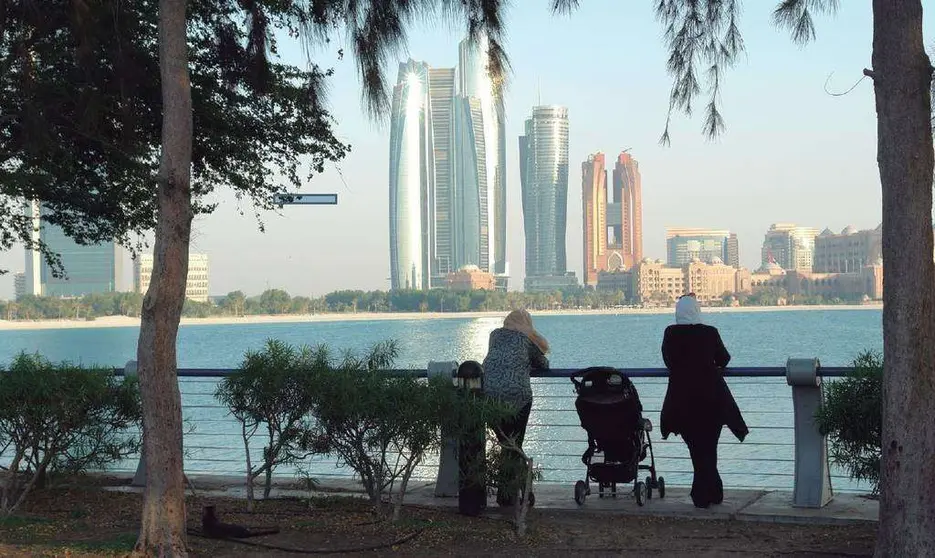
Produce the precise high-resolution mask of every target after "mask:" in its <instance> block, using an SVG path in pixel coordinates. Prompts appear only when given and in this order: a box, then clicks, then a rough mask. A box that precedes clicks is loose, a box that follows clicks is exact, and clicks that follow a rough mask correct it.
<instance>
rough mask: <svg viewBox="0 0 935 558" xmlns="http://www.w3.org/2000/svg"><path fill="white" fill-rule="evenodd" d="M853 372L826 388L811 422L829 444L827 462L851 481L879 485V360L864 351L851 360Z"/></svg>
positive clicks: (873, 486) (881, 419) (876, 488)
mask: <svg viewBox="0 0 935 558" xmlns="http://www.w3.org/2000/svg"><path fill="white" fill-rule="evenodd" d="M853 366H854V368H853V371H852V372H851V373H850V374H849V375H848V376H846V377H844V378H843V379H841V380H838V381H836V382H832V383H829V384H827V385H826V390H825V397H824V404H823V405H822V408H821V410H820V411H819V412H818V414H817V416H816V417H815V420H816V422H817V424H818V428H819V430H820V431H821V433H822V434H825V435H827V436H828V437H829V438H830V441H831V460H832V462H833V463H835V464H836V465H839V466H841V467H843V468H844V469H845V470H847V471H848V473H850V475H851V478H853V479H856V480H858V481H866V482H869V483H870V484H871V486H872V489H873V493H874V494H876V493H877V492H878V491H879V484H880V457H881V449H880V444H881V440H882V429H883V356H882V355H880V354H879V353H875V352H871V351H867V352H864V353H861V354H860V355H858V357H857V358H856V359H855V360H854V365H853Z"/></svg>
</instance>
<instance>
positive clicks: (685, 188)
mask: <svg viewBox="0 0 935 558" xmlns="http://www.w3.org/2000/svg"><path fill="white" fill-rule="evenodd" d="M776 2H777V0H769V1H766V0H755V1H748V2H745V8H746V9H745V12H744V14H743V17H742V21H741V30H742V32H743V37H744V40H745V42H746V46H747V54H746V56H745V57H743V58H742V59H741V60H740V61H739V63H738V65H737V67H736V68H734V69H733V70H732V71H730V72H729V73H728V75H727V76H726V80H725V83H724V90H723V108H724V115H725V118H726V123H727V133H726V134H725V135H724V136H723V137H722V138H721V139H720V140H719V141H717V142H713V143H712V142H708V141H706V140H705V139H704V138H703V137H702V134H701V125H702V119H701V117H700V115H699V116H696V117H695V118H693V119H690V120H689V119H686V118H685V117H682V116H677V117H676V118H675V120H674V122H673V126H672V145H671V146H670V147H662V146H660V145H659V144H658V139H659V136H660V133H661V132H662V130H663V125H664V122H665V117H666V108H667V106H668V94H669V88H670V79H669V77H668V75H666V72H665V61H666V57H667V53H666V51H665V49H664V46H663V43H662V40H661V26H660V24H659V23H658V22H657V21H656V20H655V19H654V17H653V14H652V4H653V3H652V2H649V1H647V0H627V1H625V2H621V1H620V0H584V1H583V2H581V4H582V7H581V8H580V9H579V10H578V11H577V12H576V13H574V14H573V15H571V16H552V15H551V14H550V13H549V10H548V4H549V2H546V1H545V0H535V1H534V0H523V2H514V3H513V7H512V8H511V9H510V11H509V13H508V28H509V36H508V40H507V45H506V46H507V50H508V53H509V55H510V57H511V61H512V65H513V74H512V76H511V78H510V84H509V90H508V92H507V97H506V107H507V113H506V114H507V123H506V126H507V130H506V132H507V133H506V141H507V217H508V220H507V236H508V245H507V259H508V261H509V266H510V272H511V275H512V276H513V285H521V284H522V276H523V267H524V265H523V264H524V239H523V225H522V209H521V202H520V183H519V169H518V167H517V159H518V136H519V135H520V133H521V131H522V127H523V121H524V120H525V118H526V117H527V116H528V115H529V113H530V110H531V107H532V106H533V105H535V104H537V99H538V96H539V92H540V91H541V101H542V103H543V104H560V105H565V106H567V107H568V109H569V122H570V138H571V139H570V156H571V169H570V176H569V195H568V198H569V199H568V237H567V239H566V242H567V246H568V265H569V267H570V269H571V270H572V271H575V272H576V273H577V274H578V276H579V280H580V277H581V265H582V263H581V253H582V239H581V174H580V173H581V168H580V165H581V162H582V161H584V160H585V159H586V158H587V156H588V154H590V153H593V152H595V151H604V152H605V153H607V155H608V160H612V159H613V158H614V157H615V155H616V153H617V152H619V151H620V150H621V149H625V148H631V153H632V154H633V156H634V157H636V159H637V160H638V161H639V164H640V171H641V173H642V185H643V226H644V230H643V238H644V252H645V253H646V255H648V256H650V257H654V258H664V257H665V236H664V229H665V227H666V226H681V227H717V228H729V229H731V230H733V231H735V232H737V233H738V235H739V237H740V250H741V262H742V263H743V264H744V265H746V266H748V267H757V266H758V265H759V259H760V245H761V243H762V241H763V235H764V233H765V231H766V229H767V228H768V227H769V225H770V223H773V222H794V223H799V224H802V225H809V226H815V227H819V228H824V227H826V226H830V227H831V228H832V229H833V230H835V231H839V230H841V229H843V228H844V227H845V226H846V225H849V224H853V225H855V226H857V227H858V228H868V227H875V226H877V225H878V224H879V222H880V219H881V213H880V212H881V202H880V184H879V175H878V172H877V165H876V119H875V111H874V103H873V86H872V83H871V82H870V80H869V79H865V80H863V82H861V83H860V84H859V85H858V86H857V87H856V88H855V89H854V90H853V91H852V92H851V93H850V94H848V95H845V96H831V95H829V94H828V93H826V92H825V82H826V80H827V79H828V76H829V74H832V73H833V74H834V75H833V76H832V77H831V80H830V83H829V86H828V87H829V89H831V90H832V91H844V90H846V89H848V88H850V87H851V86H852V85H853V84H854V83H855V82H856V81H857V80H859V79H860V78H861V76H862V70H863V69H864V68H865V67H870V54H871V39H872V28H871V25H872V21H871V7H870V2H868V1H863V2H858V1H856V0H848V1H847V2H842V3H841V4H842V9H841V11H840V12H839V13H838V15H837V16H836V17H833V18H832V17H820V18H817V19H816V24H817V29H818V40H817V41H816V42H814V43H813V44H811V45H809V46H807V47H805V48H799V47H797V46H795V45H794V44H793V43H792V42H791V40H790V39H789V37H788V34H787V33H785V32H782V31H778V30H776V29H774V28H773V27H772V25H771V23H770V14H771V10H772V8H773V7H774V6H775V4H776ZM924 4H925V5H926V7H930V8H931V7H935V6H933V4H935V3H933V2H924ZM520 5H522V7H519V6H520ZM926 22H927V23H928V24H929V27H930V26H931V24H932V23H935V22H933V21H932V15H931V11H929V12H927V14H926ZM461 33H462V32H461V28H460V27H457V28H450V27H447V26H441V27H439V26H430V25H423V26H420V27H418V28H416V29H413V31H412V33H411V37H410V41H409V45H408V56H410V57H412V58H414V59H417V60H425V61H426V62H428V63H429V64H430V65H433V66H440V67H450V66H454V65H455V64H456V61H457V56H458V50H457V45H458V42H459V41H460V40H461V39H462V38H463V37H462V34H461ZM282 46H283V48H282V50H283V51H284V52H285V53H286V56H287V57H288V58H289V59H291V60H292V61H295V62H298V63H301V62H302V61H303V60H304V59H303V54H302V50H301V49H300V48H298V46H297V45H291V44H287V45H282ZM316 56H317V58H316V61H318V62H319V63H320V64H322V65H329V64H334V68H335V74H334V77H333V78H332V80H331V93H330V98H329V102H330V105H331V108H332V112H333V114H334V116H335V118H336V119H337V121H338V125H337V132H338V135H339V137H341V138H342V139H343V140H344V141H346V142H348V143H350V144H351V145H352V148H353V149H352V152H351V153H350V155H349V156H348V157H347V158H346V159H345V160H344V161H343V162H342V163H341V164H340V165H339V166H338V167H334V168H331V169H329V170H328V172H327V173H326V174H324V175H323V176H320V177H317V178H316V179H315V180H313V181H312V182H311V183H310V184H308V185H307V186H306V187H305V188H304V191H307V192H337V193H338V195H339V205H338V206H336V207H327V206H318V207H316V206H305V207H303V206H296V207H287V208H285V210H284V211H283V215H282V216H277V215H276V214H268V215H266V216H265V224H266V232H265V233H260V232H259V231H258V230H257V227H256V226H255V221H254V219H253V217H252V215H251V213H250V211H247V215H246V216H240V215H239V214H238V211H237V207H236V205H235V202H234V201H233V198H232V196H230V195H229V194H228V193H225V194H223V195H222V196H220V198H219V199H220V200H221V201H222V205H221V207H220V208H219V209H218V211H217V212H216V213H215V214H213V215H211V216H208V217H205V218H201V219H199V220H198V221H197V222H196V224H195V230H194V233H193V239H192V250H193V251H198V252H206V253H208V254H209V256H210V261H211V279H210V281H211V292H212V294H223V293H226V292H228V291H231V290H234V289H242V290H244V291H246V292H247V293H248V294H255V293H258V292H260V291H262V290H263V289H265V288H267V287H280V288H284V289H286V290H288V291H289V292H291V293H294V294H322V293H325V292H328V291H331V290H335V289H339V288H361V289H386V288H389V280H388V277H389V225H388V214H389V201H388V200H389V190H388V172H389V162H388V159H389V140H388V132H389V130H388V128H389V126H388V124H387V123H380V122H373V121H371V120H369V119H368V118H367V116H366V115H365V113H364V112H363V110H362V104H361V96H360V82H359V80H358V77H357V73H356V67H355V65H354V61H353V59H352V58H351V57H349V56H348V57H345V59H344V60H343V61H338V60H337V59H336V57H335V56H334V53H333V52H330V53H329V52H323V53H318V54H317V55H316ZM405 57H406V53H403V54H401V58H405ZM388 71H389V75H391V76H392V77H393V79H395V75H396V66H395V64H394V65H393V66H392V67H391V68H389V69H388ZM703 101H704V99H699V107H700V106H702V102H703ZM342 176H343V180H342ZM247 209H248V210H249V208H247ZM0 267H7V268H10V269H12V270H14V271H19V270H21V269H22V267H23V255H22V250H21V249H17V250H14V251H13V252H10V253H0ZM11 295H12V277H11V276H6V277H4V278H0V297H2V298H6V297H10V296H11Z"/></svg>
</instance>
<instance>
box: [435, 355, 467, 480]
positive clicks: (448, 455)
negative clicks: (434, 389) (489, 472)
mask: <svg viewBox="0 0 935 558" xmlns="http://www.w3.org/2000/svg"><path fill="white" fill-rule="evenodd" d="M457 370H458V363H457V362H455V361H445V362H434V361H433V362H429V365H428V369H427V371H428V374H427V375H428V377H429V379H432V378H434V377H436V376H442V377H444V378H452V381H455V382H457V380H455V379H454V377H455V372H457ZM442 436H443V437H444V438H443V442H442V447H441V451H440V452H439V455H438V475H437V477H436V479H435V496H436V497H443V498H453V497H456V496H457V495H458V476H459V473H460V471H459V469H458V440H457V439H456V438H453V437H451V436H447V435H445V433H444V432H443V433H442Z"/></svg>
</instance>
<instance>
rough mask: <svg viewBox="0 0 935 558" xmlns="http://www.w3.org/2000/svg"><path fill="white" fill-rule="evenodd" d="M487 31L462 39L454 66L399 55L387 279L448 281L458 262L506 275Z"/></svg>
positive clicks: (498, 104)
mask: <svg viewBox="0 0 935 558" xmlns="http://www.w3.org/2000/svg"><path fill="white" fill-rule="evenodd" d="M488 50H489V42H488V41H487V38H486V37H484V36H481V37H479V38H478V39H477V40H475V41H470V40H467V39H466V40H464V41H462V42H461V43H460V44H459V47H458V51H459V64H458V67H456V68H432V67H430V66H429V65H428V64H427V63H425V62H416V61H413V60H409V61H408V62H406V63H404V64H400V67H399V74H398V78H397V84H396V86H395V88H394V89H393V106H392V112H391V119H390V177H389V187H390V196H389V197H390V219H389V221H390V280H391V287H392V288H393V289H429V288H432V287H433V286H442V285H445V284H446V281H447V276H448V274H450V273H453V272H455V271H456V270H459V269H461V268H463V267H464V266H469V265H473V266H477V267H478V268H479V269H480V270H482V271H485V272H490V273H493V274H495V275H497V276H498V277H499V279H498V282H502V283H503V284H506V279H507V277H506V276H507V274H508V265H507V262H506V146H505V141H504V139H505V131H504V129H505V127H504V110H503V101H502V98H501V97H500V96H499V94H498V91H497V90H496V88H495V87H494V84H493V81H492V80H491V77H490V74H489V72H488V71H487V55H488Z"/></svg>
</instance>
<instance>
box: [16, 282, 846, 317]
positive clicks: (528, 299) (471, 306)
mask: <svg viewBox="0 0 935 558" xmlns="http://www.w3.org/2000/svg"><path fill="white" fill-rule="evenodd" d="M735 299H736V301H737V303H738V304H740V305H741V306H775V305H776V304H777V303H778V301H779V300H780V299H786V300H788V301H789V303H790V304H804V305H815V304H855V303H859V302H861V297H858V296H856V295H854V296H845V297H836V298H824V297H822V296H821V295H814V296H804V295H796V296H794V297H791V296H788V295H787V294H786V291H785V289H782V288H781V287H768V288H763V289H758V290H757V292H756V293H752V294H748V293H736V294H729V295H725V296H724V297H723V304H728V305H729V304H730V303H731V302H732V301H733V300H735ZM142 301H143V297H142V295H140V294H137V293H103V294H94V295H86V296H84V297H81V298H77V299H63V298H54V297H35V296H26V297H23V298H21V299H19V300H17V301H15V302H3V301H0V319H7V320H58V319H68V318H75V317H78V318H81V319H84V318H86V317H88V316H89V315H90V316H97V317H101V316H133V317H135V316H139V314H140V307H141V306H142ZM628 302H629V301H628V300H627V298H626V294H625V293H623V292H620V291H597V290H593V289H587V288H571V289H563V290H561V291H554V292H545V293H523V292H516V291H510V292H503V291H471V292H453V291H448V290H444V289H432V290H428V291H388V292H387V291H361V290H342V291H335V292H332V293H328V294H326V295H324V296H321V297H317V298H309V297H304V296H291V295H289V293H287V292H286V291H283V290H281V289H275V290H270V291H264V292H263V293H261V294H260V295H258V296H253V297H247V296H246V295H245V294H244V293H243V292H242V291H233V292H231V293H228V294H227V295H226V296H225V297H223V298H221V299H220V300H219V301H218V302H217V303H216V304H215V303H211V302H206V303H202V302H193V301H191V300H187V301H185V306H184V308H183V311H182V315H183V316H185V317H189V318H207V317H211V316H236V317H240V316H258V315H272V314H302V315H305V314H320V313H325V312H334V313H353V312H426V311H429V312H482V311H501V312H502V311H508V310H513V309H515V308H529V309H531V310H545V309H575V310H601V309H607V308H615V307H620V306H623V305H625V304H627V303H628ZM654 302H656V303H659V304H671V302H672V301H671V297H669V296H668V295H665V294H663V293H658V294H657V295H654Z"/></svg>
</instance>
